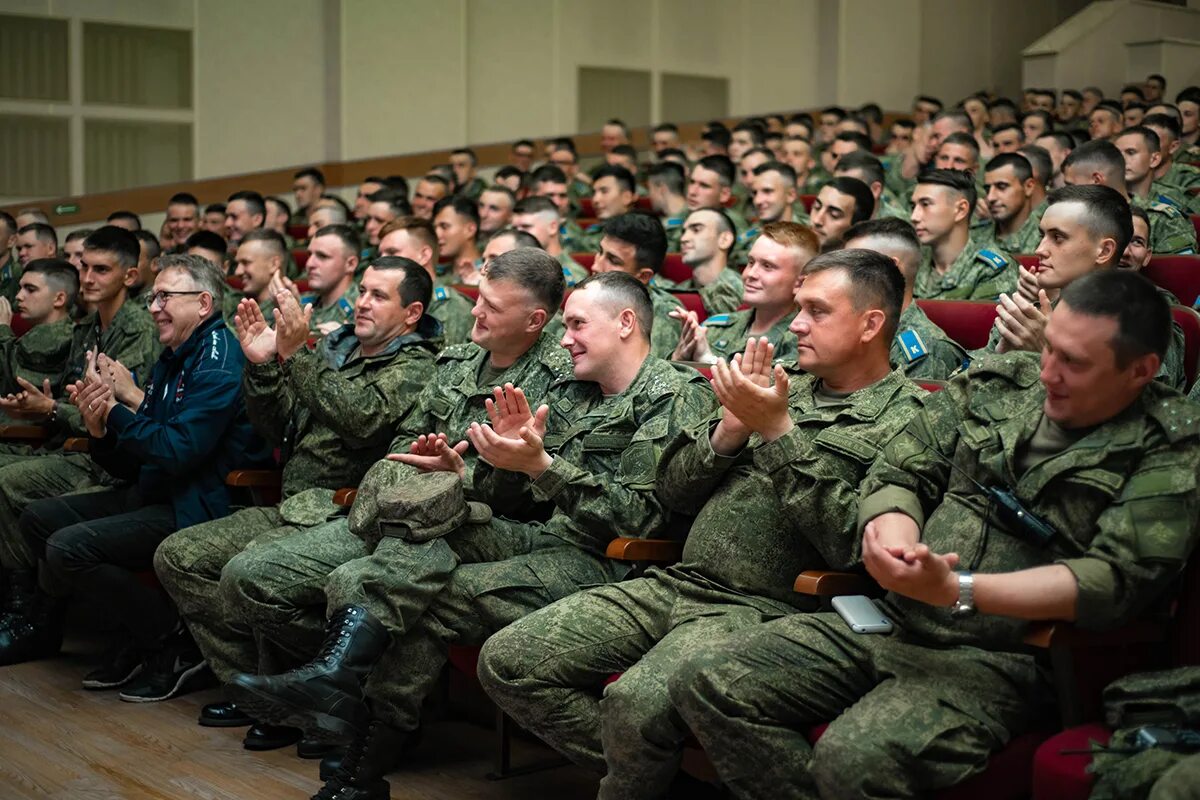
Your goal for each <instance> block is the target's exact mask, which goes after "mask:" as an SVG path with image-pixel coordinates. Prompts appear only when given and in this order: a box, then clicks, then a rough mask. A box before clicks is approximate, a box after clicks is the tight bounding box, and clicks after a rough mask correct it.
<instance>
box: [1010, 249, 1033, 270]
mask: <svg viewBox="0 0 1200 800" xmlns="http://www.w3.org/2000/svg"><path fill="white" fill-rule="evenodd" d="M1013 258H1015V259H1016V260H1017V263H1018V264H1020V265H1021V266H1022V267H1024V268H1025V269H1037V265H1038V257H1037V256H1035V255H1030V254H1028V253H1022V254H1020V255H1015V256H1013Z"/></svg>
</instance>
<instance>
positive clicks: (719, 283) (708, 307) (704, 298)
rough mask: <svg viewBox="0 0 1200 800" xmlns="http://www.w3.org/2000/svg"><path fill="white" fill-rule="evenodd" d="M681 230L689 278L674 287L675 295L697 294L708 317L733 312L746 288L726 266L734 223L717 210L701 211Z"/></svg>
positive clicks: (734, 271) (734, 239)
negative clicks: (682, 293)
mask: <svg viewBox="0 0 1200 800" xmlns="http://www.w3.org/2000/svg"><path fill="white" fill-rule="evenodd" d="M682 227H683V233H682V235H681V237H680V248H681V253H682V256H683V263H684V264H685V265H686V266H688V267H690V268H691V270H692V277H690V278H688V279H687V280H684V281H681V282H679V283H676V284H675V286H674V287H673V289H674V291H679V292H697V293H699V295H700V301H701V302H702V303H703V304H704V310H705V311H706V312H708V314H709V315H710V316H711V315H713V314H727V313H730V312H732V311H736V310H737V309H738V307H739V306H741V304H742V294H743V292H744V291H745V285H744V284H743V282H742V276H741V274H739V273H738V271H737V270H735V269H733V268H732V267H730V266H729V255H730V252H731V250H732V248H733V243H734V242H735V241H736V240H737V229H736V228H735V227H734V224H733V220H731V219H730V218H729V215H728V214H726V213H725V212H724V211H721V210H720V209H716V208H700V209H697V210H695V211H693V212H691V213H690V214H688V215H687V218H686V219H685V220H684V224H683V226H682Z"/></svg>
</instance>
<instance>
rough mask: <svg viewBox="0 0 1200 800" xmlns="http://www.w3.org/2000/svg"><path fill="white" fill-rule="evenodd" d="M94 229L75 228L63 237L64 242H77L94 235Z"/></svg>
mask: <svg viewBox="0 0 1200 800" xmlns="http://www.w3.org/2000/svg"><path fill="white" fill-rule="evenodd" d="M93 230H94V229H93V228H79V229H78V230H73V231H71V232H70V233H68V234H67V236H66V238H65V239H63V242H64V243H65V244H70V243H71V242H77V241H79V240H80V239H86V238H87V237H89V236H91V235H92V231H93Z"/></svg>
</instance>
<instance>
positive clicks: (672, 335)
mask: <svg viewBox="0 0 1200 800" xmlns="http://www.w3.org/2000/svg"><path fill="white" fill-rule="evenodd" d="M646 288H648V289H649V290H650V302H651V303H652V304H653V305H654V327H653V328H652V329H651V331H650V353H651V355H656V356H658V357H659V358H670V357H671V353H674V352H675V348H676V347H677V346H678V345H679V334H680V333H681V332H682V331H683V323H682V322H680V321H679V320H677V319H675V318H674V317H671V316H668V315H669V314H670V313H671V311H672V310H673V309H676V308H683V303H681V302H680V301H679V298H678V297H676V296H675V295H673V294H671V293H670V292H668V291H666V290H665V289H660V288H658V287H657V286H653V285H651V286H648V287H646Z"/></svg>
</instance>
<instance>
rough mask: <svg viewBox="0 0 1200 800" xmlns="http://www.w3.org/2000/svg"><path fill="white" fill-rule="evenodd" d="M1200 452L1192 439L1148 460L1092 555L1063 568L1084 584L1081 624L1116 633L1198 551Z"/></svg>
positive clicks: (1112, 510)
mask: <svg viewBox="0 0 1200 800" xmlns="http://www.w3.org/2000/svg"><path fill="white" fill-rule="evenodd" d="M1198 468H1200V444H1198V443H1197V441H1196V438H1195V437H1191V438H1189V439H1187V440H1185V441H1182V442H1176V443H1175V444H1174V445H1163V446H1161V447H1159V448H1157V449H1156V450H1153V451H1151V452H1150V453H1149V454H1147V455H1146V456H1145V457H1144V458H1143V459H1142V461H1141V463H1140V464H1139V465H1138V469H1137V471H1136V472H1135V473H1134V474H1133V475H1132V476H1130V478H1129V480H1128V481H1127V482H1126V483H1125V488H1124V490H1123V491H1122V492H1121V494H1120V496H1119V497H1117V498H1116V500H1115V501H1114V502H1113V504H1112V505H1111V506H1109V507H1108V509H1106V510H1105V511H1104V513H1102V514H1101V515H1100V518H1099V519H1098V520H1097V521H1096V527H1097V532H1096V535H1095V537H1094V538H1093V539H1092V542H1091V546H1090V547H1089V548H1088V550H1087V552H1086V553H1084V554H1083V555H1082V556H1080V557H1078V558H1070V559H1064V560H1061V561H1059V562H1058V563H1060V564H1063V565H1064V566H1066V567H1067V568H1068V569H1070V570H1071V572H1072V573H1074V575H1075V579H1076V581H1078V584H1079V596H1078V599H1077V600H1076V604H1075V619H1076V622H1077V623H1078V624H1079V625H1080V626H1081V627H1083V628H1089V629H1104V628H1112V627H1115V626H1117V625H1120V624H1122V623H1124V622H1127V621H1129V620H1130V619H1131V618H1133V617H1134V616H1136V615H1137V614H1138V613H1139V612H1140V611H1142V610H1143V609H1145V607H1146V606H1147V605H1148V604H1150V603H1153V602H1154V601H1155V600H1156V599H1158V597H1159V596H1160V595H1161V594H1162V592H1163V591H1164V590H1165V589H1166V588H1167V587H1168V586H1169V585H1170V583H1171V582H1172V581H1173V580H1174V579H1175V578H1176V577H1177V576H1178V575H1179V574H1180V572H1182V570H1183V567H1184V564H1185V563H1186V562H1187V558H1188V555H1189V554H1190V553H1191V551H1192V548H1193V547H1194V546H1195V541H1196V518H1197V512H1200V493H1198V492H1197V491H1196V474H1197V469H1198Z"/></svg>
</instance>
